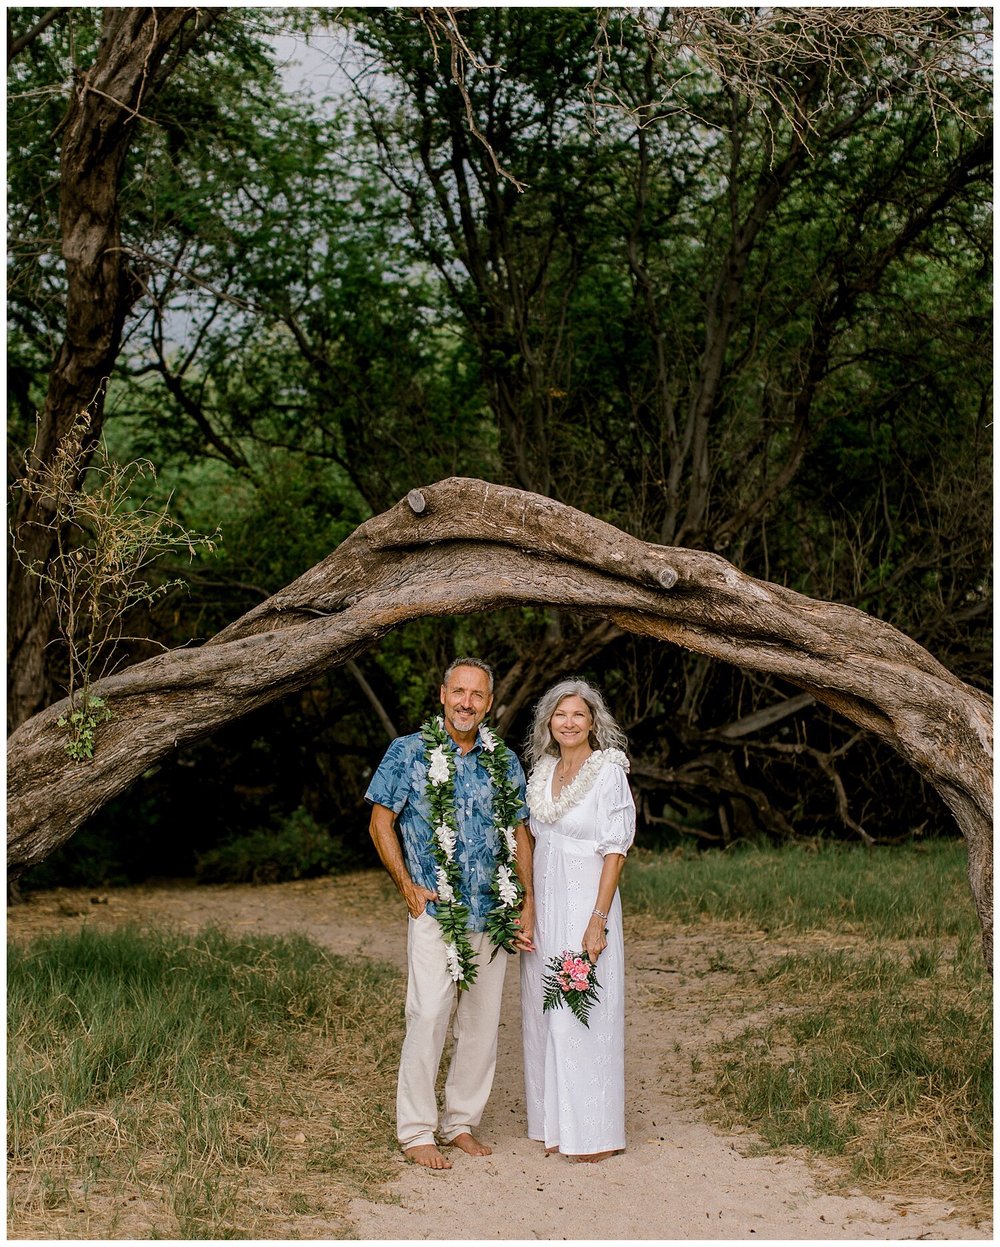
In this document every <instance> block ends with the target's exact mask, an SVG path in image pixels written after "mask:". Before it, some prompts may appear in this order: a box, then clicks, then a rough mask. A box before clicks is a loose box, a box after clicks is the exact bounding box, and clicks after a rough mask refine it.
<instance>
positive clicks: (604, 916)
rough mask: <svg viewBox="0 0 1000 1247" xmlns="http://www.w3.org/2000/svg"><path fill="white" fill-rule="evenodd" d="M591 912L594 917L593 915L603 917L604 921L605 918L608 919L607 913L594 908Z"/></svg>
mask: <svg viewBox="0 0 1000 1247" xmlns="http://www.w3.org/2000/svg"><path fill="white" fill-rule="evenodd" d="M593 912H594V917H595V918H603V919H604V921H605V922H607V920H608V915H607V914H602V913H601V911H600V910H599V909H595V910H594V911H593Z"/></svg>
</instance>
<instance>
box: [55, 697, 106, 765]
mask: <svg viewBox="0 0 1000 1247" xmlns="http://www.w3.org/2000/svg"><path fill="white" fill-rule="evenodd" d="M112 718H114V712H113V711H112V710H111V708H110V707H109V706H107V705H105V703H104V699H103V698H102V697H94V696H93V695H91V696H87V695H83V696H81V697H80V699H79V703H78V704H77V706H76V707H75V708H74V709H73V710H71V711H70V712H69V714H61V715H60V716H59V718H58V719H56V726H57V727H65V728H68V729H69V740H68V741H67V742H66V752H67V753H68V754H69V756H70V757H71V758H72V759H73V761H74V762H86V761H87V759H88V758H92V757H93V756H94V738H95V736H96V733H97V728H98V726H99V725H100V724H101V723H107V721H108V720H109V719H112Z"/></svg>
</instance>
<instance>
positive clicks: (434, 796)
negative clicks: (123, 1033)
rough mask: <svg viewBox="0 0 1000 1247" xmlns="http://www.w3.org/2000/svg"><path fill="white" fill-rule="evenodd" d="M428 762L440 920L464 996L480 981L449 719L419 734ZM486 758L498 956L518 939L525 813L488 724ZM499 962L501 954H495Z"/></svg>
mask: <svg viewBox="0 0 1000 1247" xmlns="http://www.w3.org/2000/svg"><path fill="white" fill-rule="evenodd" d="M420 738H421V740H422V741H423V743H424V758H425V760H426V762H427V787H426V792H427V799H428V801H429V803H430V807H431V825H432V827H433V829H434V830H433V835H432V837H431V844H430V849H431V856H432V857H433V859H434V862H435V868H434V873H435V875H436V876H437V894H438V900H437V902H436V905H435V910H436V914H435V916H436V918H437V920H438V923H439V924H440V926H441V931H442V933H443V935H444V941H445V954H446V956H447V958H448V970H449V973H450V974H451V977H452V979H454V981H455V982H456V983H457V984H458V988H459V991H464V990H466V989H467V988H469V987H471V986H472V984H473V983H474V982H475V981H476V972H477V970H478V967H477V965H476V960H475V954H474V952H473V951H472V944H471V943H470V942H469V935H468V926H467V923H468V918H469V907H468V906H467V905H466V904H465V903H464V902H463V901H462V900H461V889H462V868H461V866H460V865H459V864H458V862H456V861H455V843H456V838H457V836H458V818H457V816H456V814H455V753H454V750H453V749H452V747H451V737H450V736H449V735H448V733H447V732H446V731H445V726H444V719H442V717H441V716H440V715H436V716H435V717H434V718H432V719H428V720H427V722H426V723H425V724H424V725H423V727H421V729H420ZM479 739H480V741H481V742H482V746H483V748H482V752H481V753H480V755H479V765H480V766H481V767H482V768H483V769H484V770H485V771H486V773H487V774H488V775H489V777H490V787H491V788H492V790H493V809H492V820H493V826H494V828H495V829H496V833H497V855H496V867H495V869H494V871H493V881H492V883H491V885H490V896H491V898H492V900H493V908H492V909H491V910H490V912H489V914H487V916H486V930H487V932H488V934H489V937H490V941H491V942H492V944H493V945H494V946H495V948H496V950H497V951H499V950H500V949H501V948H502V949H503V950H504V951H505V952H508V953H513V952H514V951H515V948H514V940H515V939H516V937H517V927H516V926H515V919H516V918H517V915H518V913H519V912H520V908H521V901H522V899H523V896H524V889H523V888H522V887H521V884H520V881H519V880H518V878H517V874H516V872H515V863H516V861H517V841H516V839H515V837H514V826H515V824H516V822H517V821H518V813H519V811H520V809H521V794H520V792H519V791H518V787H517V784H515V783H514V782H513V781H512V780H511V778H510V769H509V764H510V757H511V753H510V750H509V749H508V748H507V746H506V745H505V744H504V743H503V741H502V740H501V739H500V737H499V736H497V735H496V734H495V733H494V732H492V731H491V730H490V729H489V728H488V727H486V726H485V724H483V725H481V726H480V728H479ZM493 955H494V957H495V956H496V952H494V954H493Z"/></svg>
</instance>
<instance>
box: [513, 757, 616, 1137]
mask: <svg viewBox="0 0 1000 1247" xmlns="http://www.w3.org/2000/svg"><path fill="white" fill-rule="evenodd" d="M555 766H556V759H555V758H554V757H553V758H543V759H542V761H541V762H540V763H539V764H538V766H537V767H536V768H535V770H534V771H533V772H532V776H531V779H530V781H529V783H528V809H529V811H530V820H531V831H532V834H533V835H534V837H535V850H534V881H535V919H536V922H535V932H534V943H535V947H536V949H537V950H538V951H537V952H535V953H522V954H521V1011H522V1017H523V1034H524V1081H525V1096H526V1099H527V1108H528V1137H529V1138H531V1139H539V1140H541V1141H543V1142H544V1143H545V1146H546V1147H547V1148H558V1149H559V1151H560V1152H563V1153H565V1154H567V1155H575V1156H582V1155H588V1154H590V1153H593V1152H609V1151H618V1150H620V1149H622V1148H624V1146H625V983H624V977H625V950H624V944H623V940H622V909H621V900H620V899H619V896H618V893H617V892H616V893H615V896H614V900H613V902H612V905H611V908H610V910H609V912H608V918H607V922H606V923H605V926H606V927H607V931H608V934H607V940H608V946H607V948H606V949H605V950H604V952H603V953H602V954H601V956H600V958H599V959H598V963H597V979H598V982H599V983H600V985H601V990H600V999H599V1000H598V1002H597V1003H596V1004H595V1005H594V1006H593V1007H592V1008H591V1011H590V1018H589V1022H590V1025H589V1028H588V1027H587V1026H584V1025H583V1023H582V1022H580V1021H578V1020H577V1019H576V1018H575V1017H574V1016H573V1014H572V1013H571V1012H570V1010H569V1009H552V1010H550V1011H549V1012H548V1013H543V1012H542V976H543V974H544V973H545V971H546V965H547V963H548V962H549V960H550V959H551V958H552V957H555V956H557V955H558V954H559V953H561V952H562V951H563V950H564V949H571V950H572V951H574V952H577V951H579V950H580V948H581V941H582V939H583V933H584V931H585V930H586V927H587V923H588V922H589V921H590V916H591V913H592V912H593V909H594V905H595V904H596V902H597V887H598V882H599V880H600V877H601V869H602V867H603V865H604V856H605V854H607V853H622V854H625V853H627V852H628V850H629V847H630V846H631V844H632V841H633V839H634V838H635V803H634V801H633V800H632V793H631V791H630V790H629V785H628V779H627V778H626V770H627V768H628V761H627V759H626V757H625V755H624V754H623V753H621V752H619V751H618V750H616V749H608V750H595V751H594V753H592V754H591V756H590V757H589V758H588V759H587V761H586V762H585V763H584V765H583V767H581V769H580V773H579V774H578V775H577V777H576V779H575V780H574V781H573V783H572V784H570V785H569V786H568V787H567V788H564V789H563V791H562V793H561V794H560V796H559V798H558V799H554V798H553V796H552V777H553V774H554V772H555Z"/></svg>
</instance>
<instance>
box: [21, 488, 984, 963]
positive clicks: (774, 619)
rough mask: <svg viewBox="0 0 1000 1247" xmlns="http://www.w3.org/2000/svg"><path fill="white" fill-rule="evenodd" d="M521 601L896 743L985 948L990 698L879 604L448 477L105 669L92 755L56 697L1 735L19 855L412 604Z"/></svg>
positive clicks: (43, 845) (334, 658) (478, 607)
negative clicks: (570, 613)
mask: <svg viewBox="0 0 1000 1247" xmlns="http://www.w3.org/2000/svg"><path fill="white" fill-rule="evenodd" d="M518 604H544V605H550V606H551V605H557V606H564V607H572V608H573V609H574V610H576V611H578V612H582V613H589V614H592V615H596V616H602V617H604V618H606V619H609V620H611V621H612V623H614V624H615V625H616V626H618V627H619V628H622V629H623V630H625V631H630V632H635V633H640V634H644V635H647V636H653V637H657V638H659V639H660V640H663V641H669V642H672V643H674V644H677V645H683V646H686V647H687V648H689V649H692V650H696V651H697V652H699V653H702V654H706V655H709V656H711V657H713V658H717V659H722V660H723V661H725V662H730V663H734V664H736V665H738V666H740V667H744V668H748V669H751V670H757V671H766V672H771V673H773V674H774V675H777V676H780V677H781V678H782V679H784V680H787V681H789V682H791V683H792V684H795V685H798V687H799V688H801V689H802V690H803V692H805V693H809V694H811V695H812V696H813V697H815V698H817V700H819V701H822V702H825V703H826V704H827V705H829V706H831V707H833V708H834V709H835V710H837V711H839V712H840V713H841V714H843V715H844V716H845V717H846V718H848V719H850V720H851V721H852V722H854V723H856V724H857V725H858V726H860V727H863V728H865V729H866V730H868V731H870V732H873V733H874V734H875V735H877V736H878V737H880V738H881V739H882V740H884V741H886V742H887V743H888V744H890V745H892V746H893V747H894V748H895V749H896V750H898V752H899V753H900V754H902V756H903V757H904V758H906V759H907V761H909V762H910V763H911V764H912V765H913V766H914V767H916V769H917V770H918V771H919V772H920V773H921V775H923V776H924V777H925V778H926V779H927V780H928V781H929V782H930V783H931V784H932V785H933V786H934V787H935V788H936V789H937V791H938V792H939V793H940V795H941V796H942V798H943V799H944V801H945V802H946V804H947V805H948V806H949V808H950V809H951V810H952V812H953V814H954V815H955V818H956V820H957V822H958V824H959V826H960V827H961V829H962V831H963V833H964V835H965V837H966V839H967V842H968V845H969V871H970V882H971V885H972V891H973V895H974V897H975V900H976V905H977V909H978V912H979V916H980V921H981V922H982V924H983V931H984V948H986V950H987V956H989V949H990V947H991V931H992V925H991V924H992V917H991V910H992V839H991V834H992V833H991V818H992V807H991V789H992V771H991V764H990V756H991V755H990V747H991V742H992V726H991V702H990V700H989V698H987V697H986V696H985V695H984V694H983V693H981V692H979V691H978V690H977V689H974V688H971V687H970V686H968V685H966V684H963V683H962V681H961V680H959V679H958V678H957V677H956V676H954V675H952V674H951V672H949V671H948V670H947V669H946V668H945V667H943V666H942V665H941V664H940V663H939V662H937V661H936V660H935V659H934V658H933V657H931V655H930V654H928V653H927V651H926V650H924V649H922V648H921V647H920V646H919V645H917V644H916V642H915V641H912V640H911V639H910V638H909V637H907V636H905V635H903V633H901V632H899V631H897V630H896V629H895V628H893V627H891V625H889V624H887V623H885V622H883V621H882V620H879V619H875V618H873V617H872V616H869V615H866V614H865V613H864V612H862V611H859V610H856V609H854V608H853V607H849V606H841V605H839V604H837V603H831V602H820V601H816V600H814V599H812V598H807V597H805V596H803V595H802V594H799V593H795V592H793V591H792V590H790V589H786V588H783V587H781V586H780V585H775V584H770V583H768V582H766V581H761V580H755V579H754V578H753V577H751V576H747V575H745V574H744V573H742V572H740V571H738V570H737V568H735V567H734V566H732V564H730V563H727V562H726V560H725V559H723V558H721V557H719V556H718V555H715V554H711V553H706V552H703V551H697V550H686V549H680V548H667V547H663V546H656V545H651V544H648V543H646V542H643V541H640V540H638V539H637V538H635V537H631V536H629V535H628V534H626V533H623V532H621V531H620V530H619V529H616V528H613V527H612V526H611V525H609V524H606V523H604V522H603V521H600V520H597V519H594V518H593V517H592V516H589V515H585V514H584V513H583V512H580V511H576V510H574V509H573V508H571V507H567V506H565V505H563V504H562V503H559V502H556V501H554V500H553V499H551V498H545V497H541V496H540V495H537V494H529V493H525V492H523V491H521V490H517V489H511V488H508V487H505V486H499V485H493V484H489V483H487V482H485V481H477V480H467V479H463V478H459V477H453V478H450V479H448V480H445V481H439V482H438V483H437V484H435V485H431V486H429V487H427V488H426V489H424V490H422V491H414V490H411V492H410V494H409V495H408V496H407V499H404V500H403V501H402V502H399V503H397V504H396V506H394V507H392V508H391V509H390V510H389V511H386V512H384V513H383V514H382V515H377V516H374V517H373V518H372V519H370V520H368V521H367V522H366V523H364V524H362V525H361V527H360V528H358V529H357V530H356V531H355V532H354V533H353V534H352V535H351V536H350V537H349V538H348V539H347V540H346V541H345V542H343V543H342V544H341V545H340V546H338V547H337V549H336V550H334V551H333V552H332V553H331V554H330V555H328V556H327V558H325V559H324V560H323V561H322V562H320V563H318V564H317V565H316V566H315V567H313V568H311V569H310V570H309V571H308V572H306V573H305V574H304V575H303V576H301V577H300V578H299V579H298V580H296V581H295V582H293V583H292V584H291V585H289V586H288V587H287V588H286V589H283V590H282V591H281V592H280V593H278V594H275V595H274V596H273V597H271V598H269V599H268V600H267V601H266V602H263V603H261V604H260V605H259V606H257V607H255V608H254V609H252V610H251V611H249V612H248V613H247V614H246V615H244V616H243V617H242V618H241V619H239V620H237V621H236V622H235V623H233V624H230V625H229V626H228V627H227V628H225V629H223V630H222V631H221V632H220V633H218V634H217V635H216V636H215V637H213V638H212V640H211V641H209V642H208V643H207V644H205V645H204V646H202V647H201V648H200V649H184V650H174V651H171V652H169V653H167V654H163V655H159V656H157V657H155V658H151V659H149V660H147V661H146V662H143V663H139V664H137V665H136V666H134V667H131V668H129V669H128V670H126V671H123V672H120V673H119V674H117V675H114V676H111V677H109V678H108V679H105V680H102V681H100V683H98V684H96V685H95V686H94V688H93V690H92V691H93V693H94V694H96V695H98V696H101V697H103V698H104V699H105V701H106V702H107V703H108V704H109V705H110V706H111V707H112V708H113V711H114V716H115V717H114V719H113V720H112V721H111V722H110V723H109V724H107V725H106V726H105V727H104V728H102V731H101V736H100V740H99V747H98V749H97V752H96V755H95V757H94V758H93V760H92V761H91V762H90V763H89V764H88V765H87V766H86V767H85V768H80V767H79V766H77V765H75V764H74V763H73V762H71V761H70V760H69V758H68V757H67V756H66V754H65V752H64V751H63V738H62V736H61V733H60V731H59V729H58V728H57V727H56V726H55V720H56V719H57V718H58V716H59V714H60V713H61V712H62V710H63V709H64V708H65V703H60V704H59V705H57V706H52V707H49V708H48V709H47V710H45V711H43V712H41V713H40V714H37V715H35V716H34V717H33V718H32V719H30V720H28V721H27V722H26V723H24V724H23V725H22V726H21V727H20V728H19V729H18V730H17V731H16V732H15V733H14V735H13V736H12V737H11V738H10V741H9V745H8V771H9V776H10V790H9V798H8V812H9V827H10V831H9V839H8V850H9V856H8V861H9V864H10V867H11V868H12V869H13V870H14V871H15V872H18V873H19V872H20V871H22V870H24V869H25V868H26V867H27V866H30V865H32V864H34V863H35V862H37V861H40V860H41V859H42V858H43V857H45V856H46V855H47V853H49V852H51V850H52V849H53V848H54V847H56V846H57V845H58V844H60V843H62V842H63V841H64V840H66V839H67V838H68V837H69V836H70V835H71V834H72V832H73V831H74V830H75V829H76V828H77V827H78V826H79V825H80V824H81V823H82V822H83V821H84V819H86V818H87V817H89V816H90V815H91V814H93V813H94V812H95V811H96V810H97V809H99V808H100V807H101V805H103V804H104V802H105V801H107V800H108V799H109V798H110V797H112V796H114V795H115V794H117V793H119V792H121V791H122V790H123V789H124V788H126V787H127V786H128V785H129V784H130V783H131V782H132V781H133V780H135V779H136V778H138V776H139V775H141V774H142V772H143V771H144V770H146V769H147V768H148V767H149V766H151V765H152V764H153V762H155V761H156V760H157V759H159V758H161V757H163V756H164V755H165V754H167V753H169V752H170V751H171V750H173V749H175V748H177V747H178V746H180V745H184V744H187V743H189V742H191V741H193V740H196V739H198V738H199V737H202V736H206V735H208V734H209V733H211V732H213V731H215V730H216V729H217V728H219V727H221V726H222V725H223V724H224V723H227V722H230V721H231V720H232V719H233V718H235V717H237V716H240V715H243V714H247V713H249V712H250V711H252V710H254V709H257V708H258V707H260V706H263V705H266V704H267V703H268V702H271V701H274V700H276V699H278V698H280V697H283V696H285V695H286V694H288V693H291V692H294V691H296V690H297V689H300V688H302V687H304V686H305V685H306V684H308V683H310V681H312V680H313V679H315V678H316V677H317V676H318V675H319V674H321V673H322V672H323V671H325V670H327V669H328V668H330V667H333V666H337V665H340V664H343V663H346V662H348V661H349V660H350V659H352V658H355V657H356V656H357V655H359V654H360V653H361V652H362V651H363V650H365V649H366V648H367V647H368V646H369V645H370V644H371V643H372V642H373V641H374V640H376V639H377V638H379V637H380V636H382V635H384V634H385V633H386V632H389V631H391V630H392V629H393V628H396V627H398V626H399V625H400V624H403V623H406V622H407V621H409V620H413V619H419V618H422V617H424V616H427V615H462V614H472V613H476V612H481V611H486V610H492V609H496V608H498V607H503V606H512V605H518Z"/></svg>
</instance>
